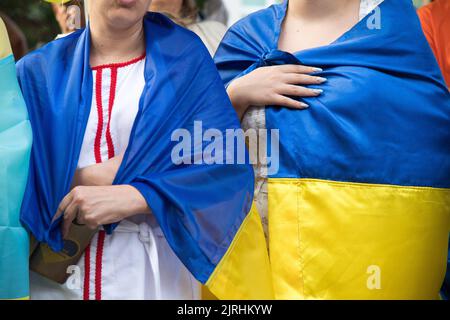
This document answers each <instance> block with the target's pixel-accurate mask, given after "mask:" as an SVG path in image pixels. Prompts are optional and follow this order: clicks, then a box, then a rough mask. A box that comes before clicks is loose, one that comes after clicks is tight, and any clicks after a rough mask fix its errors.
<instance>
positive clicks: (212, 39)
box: [150, 0, 227, 56]
mask: <svg viewBox="0 0 450 320" xmlns="http://www.w3.org/2000/svg"><path fill="white" fill-rule="evenodd" d="M150 11H155V12H161V13H165V14H167V15H169V16H170V17H171V18H172V19H173V20H174V21H175V22H177V23H178V24H180V25H181V26H183V27H186V28H188V29H189V30H191V31H193V32H195V33H196V34H197V35H198V36H199V37H200V39H202V41H203V43H204V44H205V46H206V47H207V48H208V51H209V53H210V54H211V56H213V55H214V53H215V52H216V50H217V48H218V46H219V43H220V41H221V40H222V38H223V36H224V35H225V32H226V30H227V28H226V26H225V25H224V24H222V23H220V22H218V21H212V20H205V21H200V18H199V8H198V6H197V4H196V2H195V1H194V0H154V1H152V4H151V5H150Z"/></svg>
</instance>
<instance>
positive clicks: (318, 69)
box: [313, 68, 323, 72]
mask: <svg viewBox="0 0 450 320" xmlns="http://www.w3.org/2000/svg"><path fill="white" fill-rule="evenodd" d="M313 71H314V72H322V71H323V69H322V68H313Z"/></svg>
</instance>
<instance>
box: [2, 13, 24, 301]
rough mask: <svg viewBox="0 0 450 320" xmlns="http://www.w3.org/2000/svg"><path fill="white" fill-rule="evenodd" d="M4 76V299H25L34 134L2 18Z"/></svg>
mask: <svg viewBox="0 0 450 320" xmlns="http://www.w3.org/2000/svg"><path fill="white" fill-rule="evenodd" d="M0 75H1V76H0V299H23V298H27V297H28V295H29V293H28V291H29V289H28V252H29V249H28V234H27V232H26V231H25V229H24V228H23V227H22V226H21V224H20V219H19V217H20V206H21V204H22V198H23V194H24V191H25V186H26V181H27V175H28V164H29V159H30V151H31V140H32V134H31V127H30V122H29V121H28V115H27V109H26V107H25V104H24V101H23V98H22V94H21V92H20V88H19V85H18V82H17V78H16V68H15V62H14V57H13V55H12V52H11V46H10V44H9V39H8V34H7V32H6V28H5V25H4V24H3V21H2V20H1V19H0Z"/></svg>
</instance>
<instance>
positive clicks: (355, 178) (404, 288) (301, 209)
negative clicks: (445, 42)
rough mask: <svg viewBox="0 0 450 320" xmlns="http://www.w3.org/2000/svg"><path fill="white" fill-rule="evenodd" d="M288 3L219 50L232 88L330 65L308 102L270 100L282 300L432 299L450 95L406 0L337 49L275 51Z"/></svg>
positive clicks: (272, 216)
mask: <svg viewBox="0 0 450 320" xmlns="http://www.w3.org/2000/svg"><path fill="white" fill-rule="evenodd" d="M287 4H288V3H287V1H286V2H285V3H284V4H281V5H275V6H272V7H270V8H268V9H266V10H263V11H260V12H258V13H255V14H253V15H251V16H250V17H247V18H245V19H243V20H242V21H240V22H238V23H237V24H236V25H235V26H233V27H232V28H231V29H230V30H229V31H228V33H227V35H226V36H225V38H224V40H223V42H222V44H221V47H220V48H219V50H218V52H217V55H216V57H215V60H216V65H217V67H218V69H219V71H220V73H221V76H222V79H223V80H224V82H225V84H228V83H229V82H231V81H232V80H233V79H235V78H236V77H240V76H243V75H245V74H247V73H249V72H250V71H252V70H254V69H256V68H259V67H264V66H270V65H280V64H304V65H308V66H316V67H320V68H323V72H321V73H319V74H318V75H320V76H323V77H325V78H327V79H328V81H327V82H326V83H325V84H323V85H321V87H320V88H321V89H323V90H324V93H323V95H321V96H319V97H317V98H305V99H304V101H305V102H306V103H307V104H309V105H310V108H309V109H307V110H303V111H294V110H290V109H286V108H278V107H267V108H266V123H267V128H268V129H279V130H280V133H279V136H280V170H279V172H278V173H277V174H274V175H272V176H270V177H269V179H268V193H269V196H268V211H269V234H270V245H269V246H270V261H271V267H272V278H273V283H274V290H275V296H276V298H281V299H435V298H438V295H439V289H440V287H441V285H442V282H443V279H444V275H445V269H446V260H447V244H448V235H449V226H450V191H449V188H450V143H449V142H450V95H449V92H448V90H447V88H446V86H445V84H444V80H443V77H442V75H441V73H440V71H439V67H438V65H437V63H436V60H435V58H434V56H433V53H432V51H431V49H430V47H429V45H428V43H427V42H426V39H425V37H424V35H423V33H422V31H421V27H420V23H419V20H418V18H417V16H416V13H415V9H414V7H413V5H412V4H411V1H408V0H386V1H384V2H383V3H382V4H381V6H380V7H379V8H377V10H376V11H375V12H374V13H372V14H371V15H369V16H368V17H366V18H365V19H364V20H362V21H361V22H359V23H358V24H357V25H356V26H355V27H353V28H352V29H351V30H349V31H348V32H346V33H345V34H344V35H342V36H341V37H340V38H339V39H337V40H336V41H334V42H333V43H331V44H330V45H327V46H323V47H318V48H313V49H308V50H303V51H300V52H296V53H295V54H289V53H286V52H281V51H279V50H277V47H278V38H279V35H280V32H281V26H282V22H283V19H284V17H285V15H286V10H287Z"/></svg>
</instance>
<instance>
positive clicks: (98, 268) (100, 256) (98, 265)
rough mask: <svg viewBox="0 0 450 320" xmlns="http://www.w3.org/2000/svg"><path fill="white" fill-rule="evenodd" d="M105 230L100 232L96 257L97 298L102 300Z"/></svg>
mask: <svg viewBox="0 0 450 320" xmlns="http://www.w3.org/2000/svg"><path fill="white" fill-rule="evenodd" d="M104 243H105V231H104V230H100V231H99V232H98V240H97V254H96V257H95V300H102V260H103V245H104Z"/></svg>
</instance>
